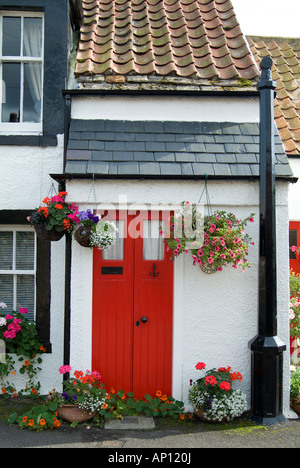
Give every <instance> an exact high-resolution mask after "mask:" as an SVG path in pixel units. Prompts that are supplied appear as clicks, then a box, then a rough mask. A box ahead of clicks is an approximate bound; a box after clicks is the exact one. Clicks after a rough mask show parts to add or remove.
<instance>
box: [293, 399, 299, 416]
mask: <svg viewBox="0 0 300 468" xmlns="http://www.w3.org/2000/svg"><path fill="white" fill-rule="evenodd" d="M291 407H292V408H293V410H294V411H295V413H297V414H298V416H300V403H298V400H291Z"/></svg>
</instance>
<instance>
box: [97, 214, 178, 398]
mask: <svg viewBox="0 0 300 468" xmlns="http://www.w3.org/2000/svg"><path fill="white" fill-rule="evenodd" d="M150 218H151V219H150ZM117 223H118V229H119V232H118V236H119V238H118V239H117V242H116V244H115V245H114V246H113V247H112V248H111V249H109V250H106V251H103V252H102V251H100V250H99V249H94V272H93V281H94V284H93V336H92V365H93V369H94V370H98V371H99V372H100V374H101V375H102V379H103V382H104V384H105V385H106V386H107V388H108V389H110V387H113V388H115V389H116V390H119V389H122V390H124V391H125V392H129V391H131V392H133V393H134V394H135V396H136V397H137V398H142V397H143V396H144V395H145V393H150V394H151V395H155V393H156V391H157V390H161V391H162V392H163V393H165V394H167V395H171V390H172V389H171V382H172V326H173V320H172V316H173V263H172V262H171V261H170V255H169V254H168V253H167V252H166V250H165V246H164V243H163V241H162V239H161V237H159V224H160V223H161V221H160V220H159V216H158V213H155V214H154V213H151V217H150V216H149V215H148V213H140V214H139V215H137V216H134V215H127V213H120V215H119V216H118V220H117ZM151 230H152V233H151Z"/></svg>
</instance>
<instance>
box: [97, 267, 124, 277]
mask: <svg viewBox="0 0 300 468" xmlns="http://www.w3.org/2000/svg"><path fill="white" fill-rule="evenodd" d="M101 272H102V275H123V267H118V266H110V267H102V268H101Z"/></svg>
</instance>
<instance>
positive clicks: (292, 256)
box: [289, 229, 297, 260]
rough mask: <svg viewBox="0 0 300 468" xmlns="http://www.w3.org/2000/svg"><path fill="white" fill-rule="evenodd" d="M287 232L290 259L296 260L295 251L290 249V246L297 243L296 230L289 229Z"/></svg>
mask: <svg viewBox="0 0 300 468" xmlns="http://www.w3.org/2000/svg"><path fill="white" fill-rule="evenodd" d="M289 234H290V260H297V257H296V254H295V252H292V250H291V247H292V246H293V245H297V230H296V229H290V231H289Z"/></svg>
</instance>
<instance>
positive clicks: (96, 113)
mask: <svg viewBox="0 0 300 468" xmlns="http://www.w3.org/2000/svg"><path fill="white" fill-rule="evenodd" d="M71 116H72V118H73V119H92V120H97V119H108V120H147V121H152V120H154V121H155V120H165V121H183V120H184V121H187V122H258V121H259V100H258V98H255V97H253V98H249V97H248V98H247V97H227V98H226V97H213V98H212V97H203V96H199V97H197V98H195V97H180V96H175V97H171V96H170V97H166V96H151V97H150V96H144V97H143V96H127V97H126V96H99V97H90V96H86V97H75V98H73V99H72V111H71Z"/></svg>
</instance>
